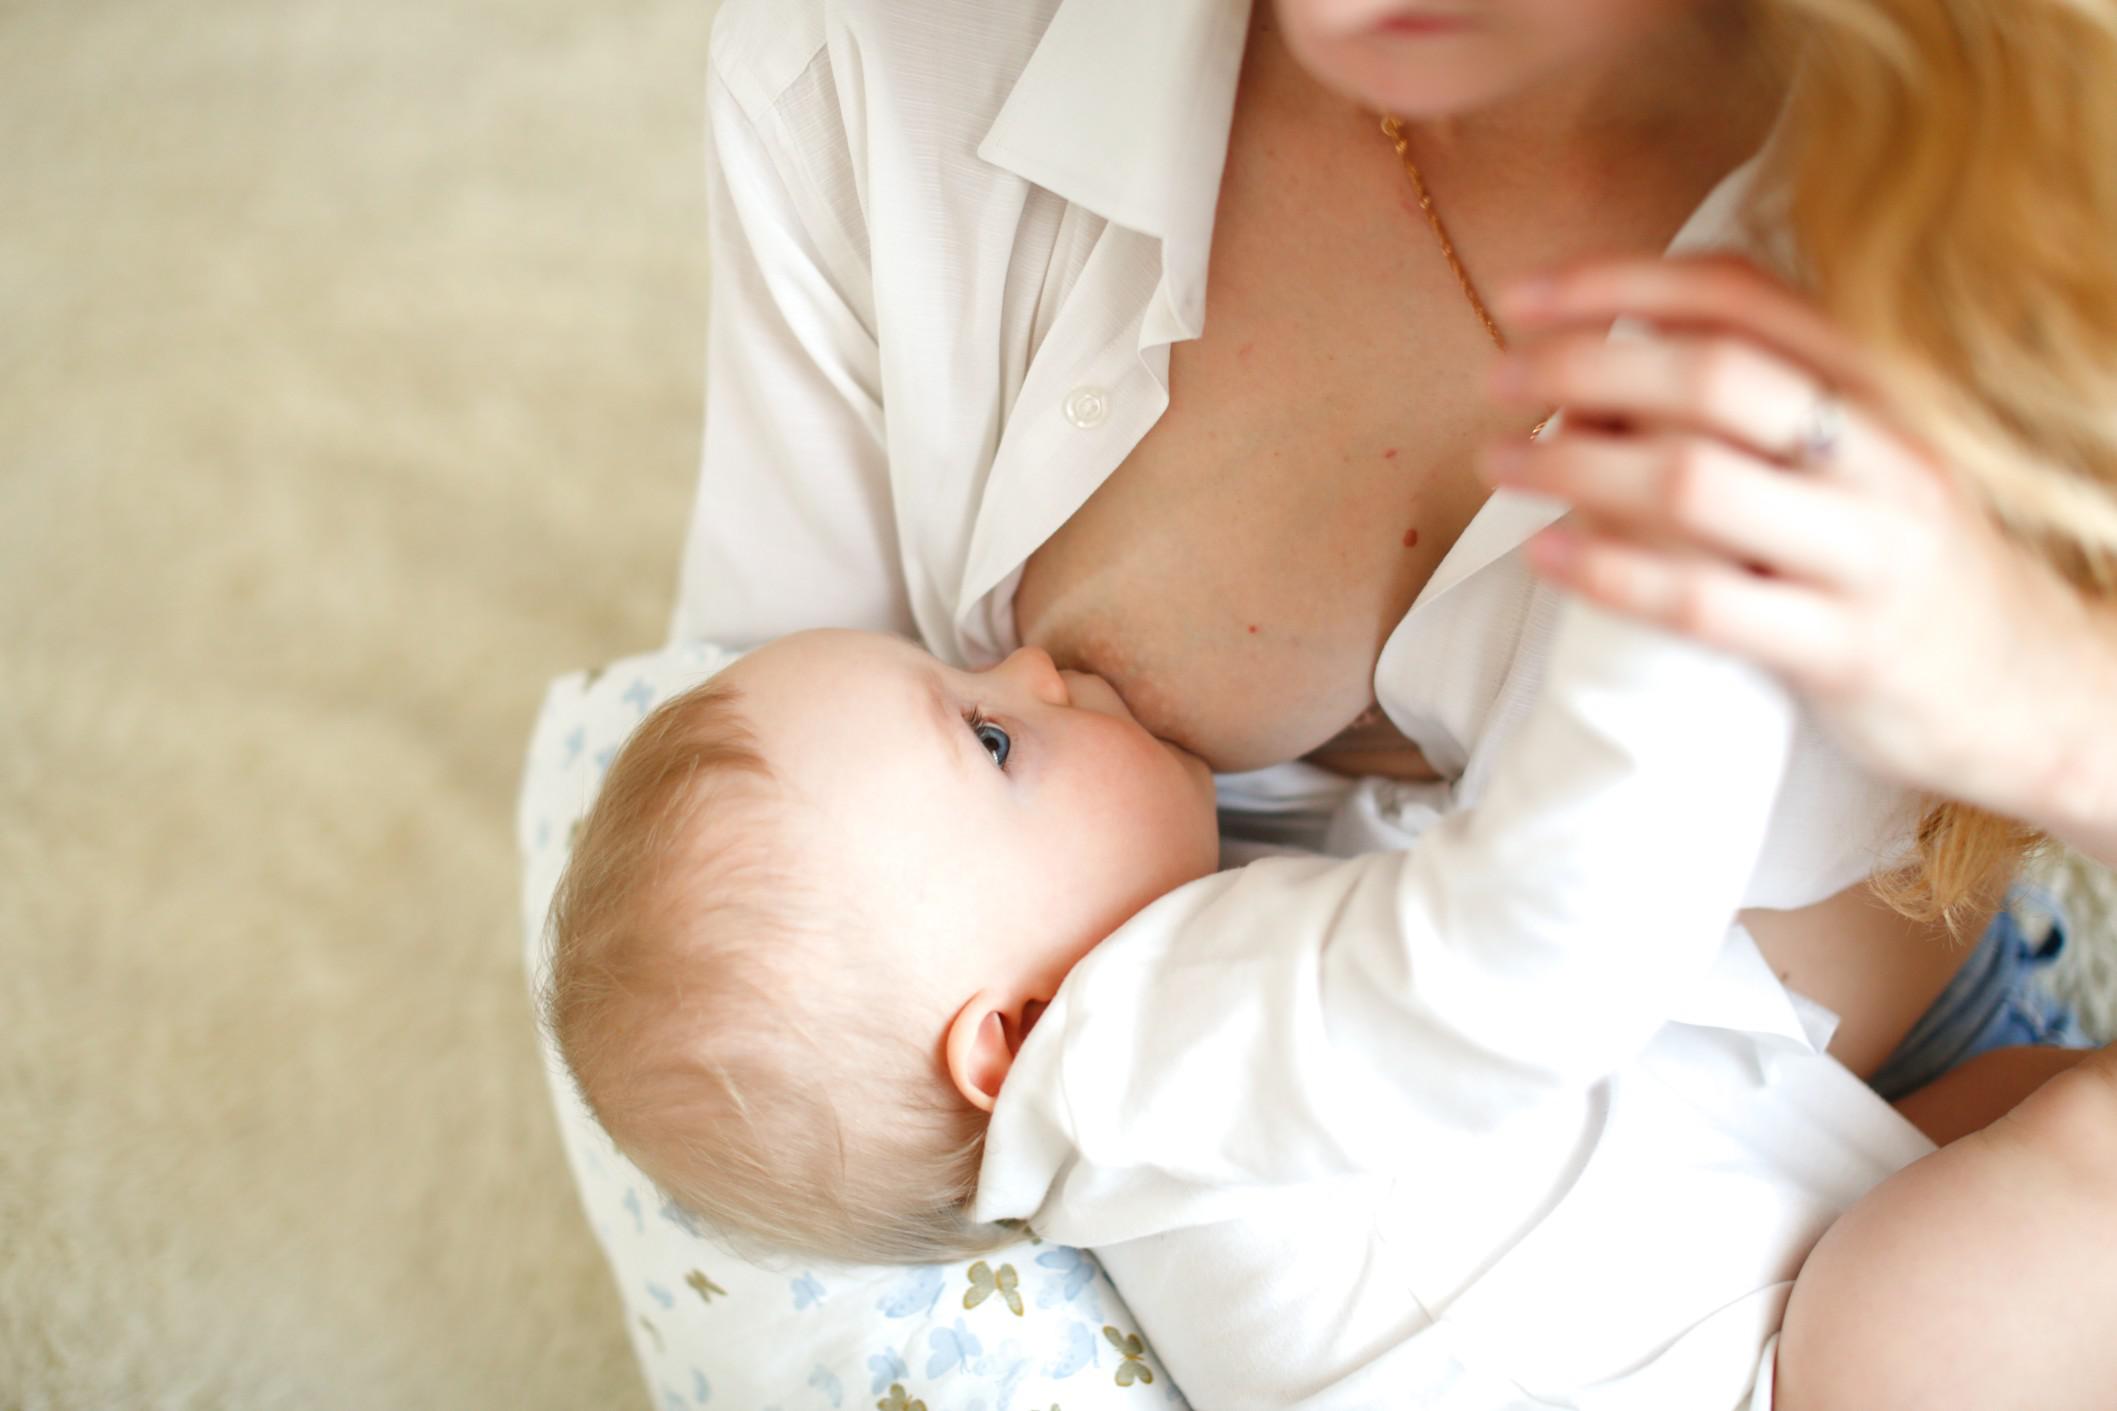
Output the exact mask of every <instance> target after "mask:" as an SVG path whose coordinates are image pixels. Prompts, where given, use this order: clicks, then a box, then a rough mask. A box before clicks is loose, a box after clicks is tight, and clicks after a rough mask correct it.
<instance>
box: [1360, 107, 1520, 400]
mask: <svg viewBox="0 0 2117 1411" xmlns="http://www.w3.org/2000/svg"><path fill="white" fill-rule="evenodd" d="M1382 135H1383V136H1384V137H1386V138H1388V139H1389V143H1390V145H1391V146H1392V147H1395V148H1396V149H1397V160H1398V161H1399V162H1401V163H1402V164H1403V166H1404V174H1405V175H1406V176H1408V177H1410V178H1411V189H1412V190H1413V191H1415V192H1417V193H1418V197H1419V210H1420V211H1421V212H1422V213H1423V214H1424V215H1425V217H1426V223H1427V224H1428V225H1430V226H1432V227H1433V238H1434V239H1435V240H1437V241H1439V242H1440V245H1441V258H1442V259H1444V260H1446V261H1448V268H1449V269H1450V270H1451V271H1453V272H1454V274H1455V282H1456V283H1457V284H1459V285H1461V286H1462V287H1463V297H1464V298H1465V299H1468V300H1469V301H1470V308H1471V311H1472V312H1473V313H1475V314H1476V315H1477V319H1478V322H1479V323H1482V324H1484V325H1485V332H1486V333H1487V334H1489V335H1491V338H1492V346H1493V347H1495V348H1497V349H1499V350H1500V351H1501V352H1503V353H1504V352H1506V351H1507V338H1506V335H1505V334H1503V333H1501V332H1500V326H1499V325H1498V324H1496V323H1494V322H1493V321H1492V315H1491V314H1489V313H1487V312H1486V311H1485V301H1484V300H1483V299H1480V298H1479V297H1478V296H1477V286H1476V285H1475V284H1472V283H1471V282H1470V274H1469V271H1467V270H1465V269H1464V268H1463V262H1462V261H1461V260H1459V259H1457V258H1456V253H1455V242H1454V241H1453V240H1450V239H1449V238H1448V227H1447V226H1445V225H1442V224H1441V213H1440V212H1439V211H1437V210H1435V209H1434V205H1433V196H1432V194H1431V193H1430V192H1428V191H1427V189H1426V178H1425V177H1423V176H1420V175H1419V164H1418V163H1417V162H1414V161H1413V160H1412V159H1411V141H1410V139H1409V138H1407V137H1405V135H1404V124H1403V123H1402V122H1401V121H1399V120H1398V119H1397V118H1395V117H1394V116H1391V115H1389V114H1384V115H1383V117H1382ZM1557 414H1558V413H1557V411H1556V410H1553V411H1548V412H1545V413H1544V417H1543V420H1541V421H1539V422H1537V424H1536V425H1534V426H1532V427H1530V428H1529V439H1530V440H1532V441H1534V440H1535V439H1536V438H1537V436H1538V434H1539V433H1541V432H1542V431H1543V429H1544V428H1545V427H1546V426H1549V425H1550V424H1551V418H1552V417H1554V416H1556V415H1557Z"/></svg>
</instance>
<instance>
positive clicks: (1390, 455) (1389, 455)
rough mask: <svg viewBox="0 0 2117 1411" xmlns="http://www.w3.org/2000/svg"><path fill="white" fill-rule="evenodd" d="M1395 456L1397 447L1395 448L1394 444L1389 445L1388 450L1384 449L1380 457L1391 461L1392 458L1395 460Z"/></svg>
mask: <svg viewBox="0 0 2117 1411" xmlns="http://www.w3.org/2000/svg"><path fill="white" fill-rule="evenodd" d="M1396 458H1397V448H1396V447H1395V446H1391V447H1390V448H1389V449H1388V450H1386V451H1384V452H1383V453H1382V459H1383V460H1386V461H1393V460H1395V459H1396Z"/></svg>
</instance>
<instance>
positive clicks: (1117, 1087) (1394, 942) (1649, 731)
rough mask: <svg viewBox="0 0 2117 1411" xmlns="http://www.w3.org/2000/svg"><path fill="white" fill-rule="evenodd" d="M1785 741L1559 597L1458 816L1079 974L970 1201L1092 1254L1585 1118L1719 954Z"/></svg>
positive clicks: (1650, 633) (1213, 908) (1274, 866)
mask: <svg viewBox="0 0 2117 1411" xmlns="http://www.w3.org/2000/svg"><path fill="white" fill-rule="evenodd" d="M1793 722H1794V707H1793V704H1792V702H1791V700H1790V699H1789V698H1788V696H1787V695H1786V693H1785V691H1784V690H1783V689H1781V688H1780V687H1779V686H1778V685H1776V684H1775V683H1774V682H1772V681H1771V680H1770V679H1768V678H1767V677H1765V676H1764V675H1763V674H1762V673H1760V672H1758V671H1756V670H1754V669H1753V668H1751V667H1749V666H1746V665H1744V664H1742V663H1739V662H1736V661H1734V660H1732V659H1729V658H1726V657H1723V656H1720V655H1718V654H1715V653H1710V652H1707V651H1704V650H1702V649H1700V648H1697V647H1695V646H1692V645H1690V644H1688V643H1685V642H1681V641H1679V640H1677V639H1675V638H1673V637H1670V636H1668V635H1667V634H1664V633H1660V632H1657V631H1654V630H1652V629H1648V628H1645V627H1641V626H1638V625H1636V624H1633V623H1630V622H1626V621H1622V620H1620V619H1618V618H1616V617H1613V616H1611V615H1609V614H1607V613H1604V612H1602V611H1600V610H1598V609H1595V608H1593V607H1591V606H1589V605H1587V604H1585V603H1578V602H1571V603H1568V604H1566V605H1565V607H1564V609H1563V610H1562V615H1561V619H1560V622H1559V627H1558V632H1557V637H1556V640H1555V642H1554V645H1553V648H1552V655H1551V657H1550V661H1549V669H1548V673H1547V676H1546V681H1545V685H1544V689H1543V690H1542V692H1541V694H1540V695H1539V696H1538V697H1537V699H1536V700H1535V702H1534V704H1533V705H1532V706H1531V707H1530V709H1529V712H1528V714H1527V716H1526V717H1525V718H1524V719H1523V721H1522V723H1521V725H1520V727H1519V728H1518V730H1517V731H1516V732H1515V734H1514V735H1513V737H1512V738H1511V739H1510V740H1508V741H1507V742H1506V743H1505V745H1504V746H1503V754H1502V755H1501V756H1500V757H1499V758H1498V759H1497V760H1496V762H1495V764H1494V767H1493V773H1492V775H1491V778H1490V782H1489V785H1488V787H1487V788H1486V790H1485V792H1484V793H1483V795H1482V796H1481V797H1480V798H1479V799H1478V800H1477V802H1476V804H1475V806H1474V807H1471V808H1468V809H1465V810H1462V811H1460V812H1458V813H1455V814H1452V815H1450V816H1448V817H1446V818H1444V819H1442V820H1441V821H1440V822H1438V823H1437V824H1435V825H1434V826H1433V827H1431V828H1430V829H1429V830H1428V831H1427V832H1426V833H1425V834H1424V835H1422V836H1421V837H1420V838H1419V839H1418V840H1417V842H1416V843H1415V844H1414V846H1412V847H1411V848H1409V849H1408V850H1405V851H1401V852H1395V853H1386V854H1376V855H1371V856H1367V857H1359V858H1353V859H1349V860H1342V861H1341V860H1335V859H1328V858H1268V859H1264V860H1261V861H1258V862H1254V863H1252V864H1250V865H1249V866H1247V867H1244V868H1241V869H1238V870H1235V871H1231V872H1225V873H1221V874H1218V875H1217V876H1215V877H1212V878H1208V879H1206V880H1205V881H1202V882H1199V883H1195V884H1193V885H1192V886H1190V887H1186V888H1183V889H1180V890H1179V891H1177V892H1175V893H1173V894H1171V895H1170V896H1168V897H1165V898H1163V899H1162V900H1161V901H1159V902H1157V903H1155V904H1154V905H1153V906H1152V907H1149V908H1148V909H1147V910H1146V911H1144V912H1142V913H1141V914H1140V916H1138V917H1136V918H1135V919H1134V920H1133V921H1132V922H1130V923H1128V924H1127V926H1126V927H1125V928H1124V929H1122V930H1121V931H1120V932H1119V933H1118V935H1117V936H1115V937H1113V938H1112V939H1111V940H1110V941H1109V942H1107V943H1106V944H1105V945H1104V946H1102V947H1100V948H1098V950H1097V951H1096V952H1094V953H1093V954H1091V955H1090V956H1089V957H1088V959H1087V960H1085V961H1084V962H1082V964H1081V965H1080V966H1079V967H1077V968H1076V970H1075V971H1074V973H1073V974H1072V975H1071V976H1070V977H1069V978H1068V980H1067V982H1066V985H1065V986H1064V987H1063V988H1062V990H1061V991H1060V994H1059V996H1058V999H1057V1001H1056V1002H1055V1003H1054V1004H1053V1006H1052V1009H1051V1010H1050V1011H1049V1012H1047V1014H1046V1015H1045V1017H1044V1019H1043V1021H1042V1022H1041V1023H1040V1025H1039V1027H1038V1030H1037V1032H1036V1033H1035V1034H1034V1035H1032V1036H1031V1039H1030V1041H1029V1043H1028V1044H1026V1045H1025V1046H1024V1049H1023V1052H1022V1055H1021V1057H1020V1059H1018V1069H1019V1070H1020V1071H1018V1072H1017V1073H1016V1074H1015V1075H1013V1076H1010V1078H1009V1081H1008V1085H1007V1089H1005V1090H1003V1092H1002V1094H1001V1103H1000V1110H999V1111H998V1112H996V1113H995V1116H994V1126H993V1136H992V1143H993V1146H994V1148H995V1149H1005V1150H1007V1151H1009V1152H1011V1153H1013V1156H1011V1157H1010V1162H1012V1161H1013V1160H1014V1158H1015V1157H1019V1158H1020V1163H1019V1167H1018V1169H1014V1170H1012V1171H996V1170H995V1166H994V1163H993V1162H992V1161H990V1160H988V1164H987V1172H986V1174H987V1177H988V1179H990V1178H993V1177H995V1176H998V1177H1001V1179H1000V1180H999V1181H997V1182H996V1183H995V1184H993V1185H992V1186H991V1187H990V1188H989V1189H988V1191H987V1194H989V1195H990V1196H991V1202H990V1207H989V1208H991V1209H993V1210H998V1209H999V1208H1000V1207H1001V1206H1003V1205H1006V1206H1016V1207H1021V1206H1024V1205H1026V1206H1028V1207H1029V1208H1035V1207H1036V1206H1037V1205H1038V1204H1039V1203H1040V1197H1041V1194H1042V1192H1043V1188H1044V1187H1046V1186H1048V1188H1049V1194H1050V1196H1051V1197H1052V1203H1051V1205H1050V1206H1048V1207H1047V1208H1046V1211H1045V1218H1046V1220H1047V1221H1049V1220H1050V1218H1051V1216H1052V1215H1053V1214H1054V1213H1055V1212H1057V1211H1059V1210H1067V1211H1070V1212H1072V1213H1073V1214H1074V1215H1077V1216H1079V1217H1080V1219H1079V1220H1078V1221H1076V1222H1075V1223H1073V1224H1071V1225H1070V1227H1067V1228H1066V1233H1065V1236H1064V1237H1066V1238H1072V1239H1082V1240H1096V1241H1101V1242H1110V1241H1114V1240H1116V1239H1123V1238H1131V1237H1136V1236H1137V1235H1138V1234H1140V1233H1146V1232H1151V1231H1152V1230H1153V1229H1154V1228H1157V1227H1160V1226H1158V1224H1157V1222H1160V1221H1166V1220H1171V1219H1178V1220H1183V1221H1196V1220H1199V1219H1205V1218H1212V1217H1213V1215H1214V1212H1215V1211H1216V1210H1217V1209H1218V1202H1219V1200H1220V1199H1221V1198H1222V1196H1223V1195H1225V1196H1227V1197H1228V1198H1230V1199H1231V1200H1239V1196H1238V1195H1237V1194H1236V1193H1238V1192H1240V1191H1242V1190H1245V1189H1251V1188H1254V1187H1257V1186H1260V1185H1281V1184H1295V1183H1305V1182H1308V1181H1313V1180H1318V1179H1329V1178H1332V1177H1335V1176H1341V1175H1345V1174H1349V1173H1353V1172H1373V1171H1378V1170H1388V1169H1391V1168H1392V1167H1402V1166H1408V1165H1409V1164H1411V1163H1417V1162H1422V1161H1428V1162H1430V1161H1434V1160H1451V1159H1466V1160H1476V1159H1478V1149H1479V1148H1478V1145H1477V1143H1478V1142H1479V1140H1480V1139H1481V1138H1482V1137H1486V1136H1488V1135H1489V1134H1490V1133H1492V1132H1494V1131H1496V1130H1497V1129H1498V1128H1500V1127H1502V1126H1503V1125H1506V1124H1508V1123H1511V1122H1513V1121H1515V1120H1517V1119H1519V1118H1522V1117H1524V1116H1526V1115H1529V1114H1532V1113H1536V1112H1545V1113H1548V1112H1550V1111H1552V1110H1554V1108H1555V1107H1558V1106H1563V1105H1567V1104H1578V1103H1580V1102H1581V1101H1583V1100H1585V1098H1586V1095H1587V1093H1588V1091H1589V1090H1590V1089H1591V1088H1592V1087H1593V1086H1594V1085H1595V1084H1596V1083H1597V1082H1598V1081H1599V1080H1600V1079H1602V1078H1603V1077H1605V1076H1606V1075H1608V1074H1609V1073H1611V1072H1613V1071H1614V1070H1616V1069H1617V1068H1619V1067H1621V1066H1623V1065H1624V1064H1625V1063H1626V1062H1628V1061H1629V1060H1630V1059H1631V1058H1632V1057H1633V1056H1634V1055H1635V1054H1636V1053H1637V1052H1638V1051H1639V1050H1641V1049H1642V1048H1644V1047H1645V1046H1646V1044H1647V1043H1648V1042H1649V1040H1650V1039H1651V1038H1652V1037H1653V1035H1654V1034H1655V1032H1656V1031H1657V1030H1659V1029H1660V1028H1661V1027H1662V1026H1663V1025H1664V1024H1665V1023H1666V1022H1667V1021H1668V1020H1669V1018H1670V1017H1671V1015H1672V1013H1673V1012H1674V1011H1675V1010H1676V1009H1677V1007H1678V1005H1679V1004H1680V1002H1681V999H1682V996H1683V994H1684V992H1685V991H1686V990H1687V989H1689V988H1690V987H1692V986H1694V985H1695V984H1697V983H1698V982H1699V981H1700V980H1701V978H1702V977H1703V976H1704V975H1705V974H1706V972H1707V971H1708V970H1710V969H1711V968H1712V966H1713V964H1714V962H1715V960H1716V959H1717V958H1718V957H1719V955H1720V953H1721V950H1722V947H1723V945H1724V944H1725V943H1726V940H1727V937H1728V934H1729V928H1730V923H1731V922H1732V920H1733V919H1734V914H1735V911H1736V909H1737V907H1738V905H1739V902H1740V898H1741V895H1742V891H1743V887H1744V883H1745V881H1746V879H1747V878H1748V876H1749V873H1750V870H1751V868H1752V867H1753V865H1754V862H1755V858H1756V855H1757V851H1758V849H1759V847H1760V846H1761V843H1762V839H1763V835H1764V831H1765V828H1766V826H1767V824H1768V822H1769V818H1770V815H1771V809H1772V803H1773V800H1774V797H1775V795H1776V792H1777V788H1778V783H1779V779H1780V776H1781V773H1782V772H1783V769H1784V764H1785V760H1786V755H1787V750H1788V747H1789V742H1790V739H1791V734H1792V729H1793ZM1039 1171H1041V1175H1038V1174H1037V1173H1038V1172H1039ZM1003 1192H1004V1193H1003ZM980 1208H981V1210H984V1209H987V1208H988V1202H987V1201H986V1200H985V1199H982V1198H981V1201H980ZM1239 1208H1240V1206H1239V1205H1238V1204H1231V1205H1230V1206H1229V1212H1230V1213H1233V1212H1234V1211H1235V1210H1238V1209H1239ZM1015 1213H1019V1212H1015ZM1113 1221H1114V1222H1115V1223H1113ZM1039 1228H1040V1229H1041V1228H1043V1226H1041V1225H1040V1226H1039Z"/></svg>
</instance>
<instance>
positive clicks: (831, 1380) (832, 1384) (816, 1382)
mask: <svg viewBox="0 0 2117 1411" xmlns="http://www.w3.org/2000/svg"><path fill="white" fill-rule="evenodd" d="M809 1385H810V1386H812V1387H814V1388H816V1390H818V1391H820V1392H822V1393H823V1394H824V1395H825V1396H826V1397H828V1398H829V1399H830V1403H831V1405H832V1406H836V1405H837V1404H838V1403H839V1402H841V1401H843V1400H844V1399H845V1384H844V1383H843V1382H841V1381H839V1380H838V1378H837V1376H836V1375H835V1374H834V1373H833V1372H832V1371H831V1369H830V1368H828V1367H826V1366H824V1365H823V1364H822V1363H821V1362H818V1363H817V1364H816V1370H815V1371H813V1372H811V1373H809Z"/></svg>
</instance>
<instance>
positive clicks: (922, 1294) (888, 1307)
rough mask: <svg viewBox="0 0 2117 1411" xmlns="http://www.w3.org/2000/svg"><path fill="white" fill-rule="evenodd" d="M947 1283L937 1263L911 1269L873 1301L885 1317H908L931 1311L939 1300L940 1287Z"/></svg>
mask: <svg viewBox="0 0 2117 1411" xmlns="http://www.w3.org/2000/svg"><path fill="white" fill-rule="evenodd" d="M946 1283H947V1280H946V1279H944V1278H943V1277H942V1275H941V1270H940V1267H939V1266H938V1265H932V1264H929V1265H927V1266H925V1267H924V1268H920V1269H912V1270H909V1271H907V1272H906V1274H905V1275H904V1277H903V1278H901V1279H899V1280H898V1281H897V1282H896V1284H895V1285H893V1286H892V1287H891V1288H890V1290H889V1292H887V1293H885V1294H883V1295H882V1297H881V1298H879V1299H877V1300H876V1302H875V1307H877V1308H879V1309H881V1310H882V1315H883V1316H884V1317H885V1318H909V1317H911V1316H912V1315H914V1314H917V1313H931V1312H932V1311H933V1307H934V1305H935V1304H936V1303H939V1302H940V1301H941V1289H942V1287H943V1286H944V1285H945V1284H946Z"/></svg>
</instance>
